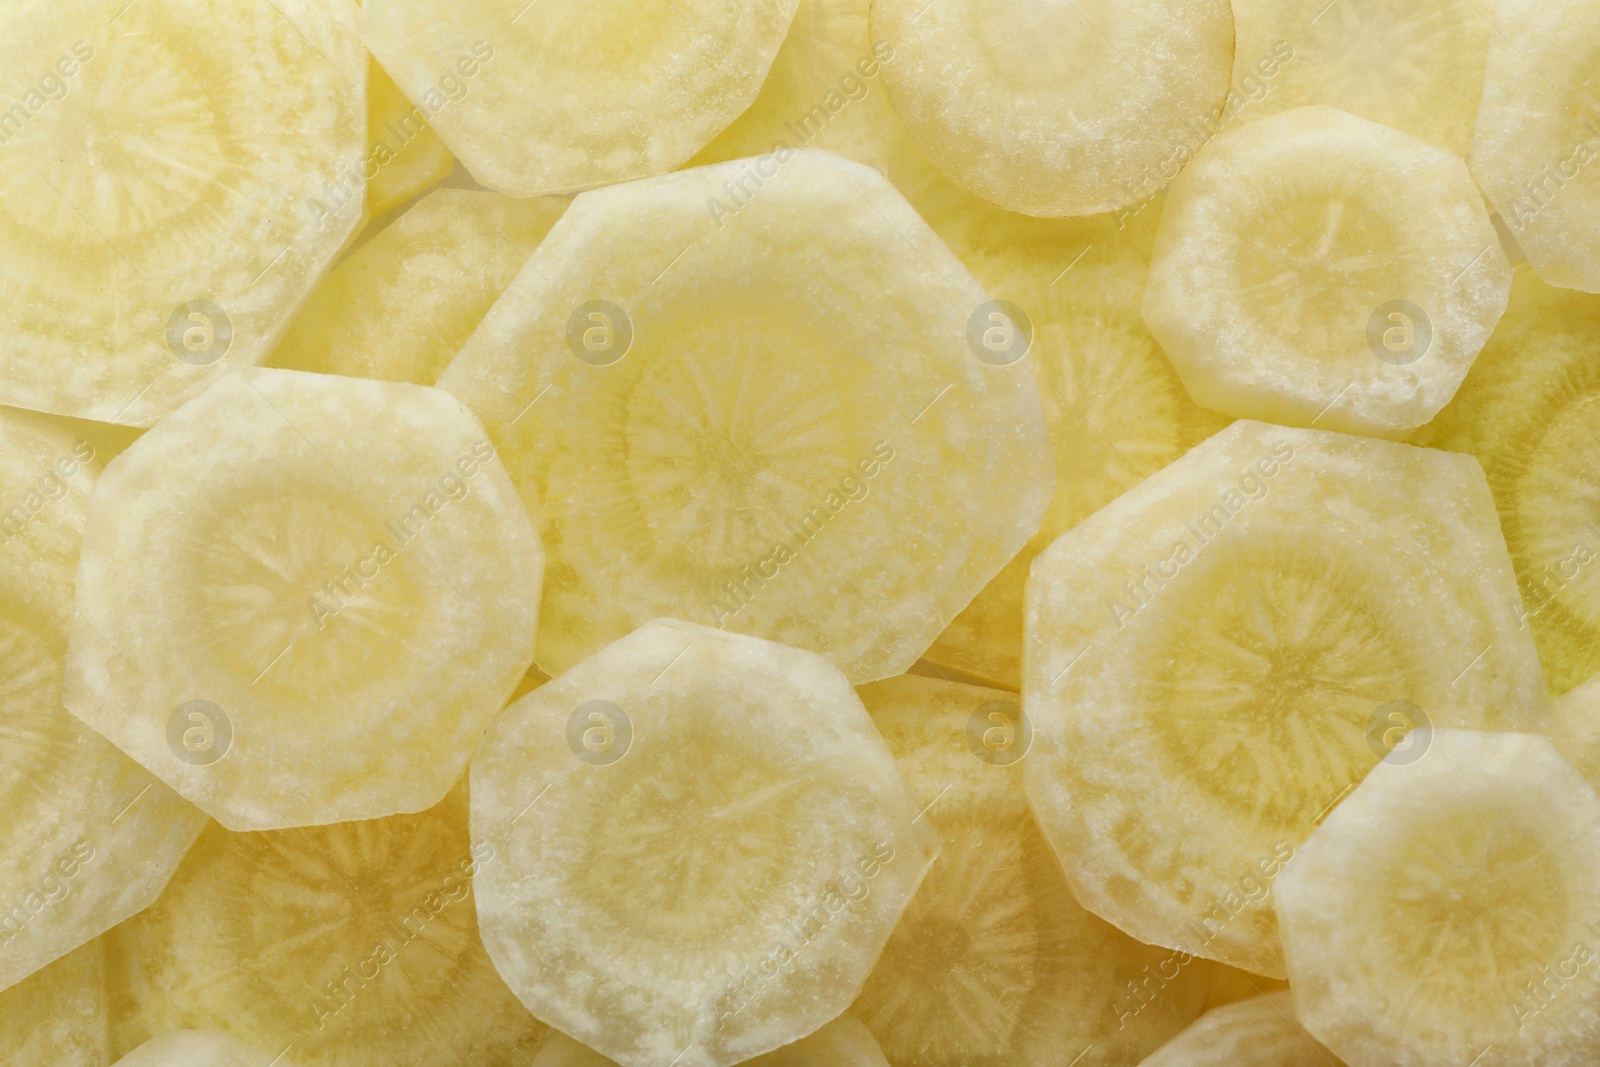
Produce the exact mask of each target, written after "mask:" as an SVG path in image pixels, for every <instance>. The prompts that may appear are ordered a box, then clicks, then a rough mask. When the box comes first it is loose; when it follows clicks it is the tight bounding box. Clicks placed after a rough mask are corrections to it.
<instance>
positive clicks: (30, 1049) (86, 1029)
mask: <svg viewBox="0 0 1600 1067" xmlns="http://www.w3.org/2000/svg"><path fill="white" fill-rule="evenodd" d="M106 1008H107V1005H106V990H105V972H104V967H103V966H102V964H101V959H100V943H99V942H98V941H90V942H88V943H87V944H84V945H80V946H78V947H77V948H75V949H73V950H72V951H71V952H69V953H67V954H66V955H65V956H62V957H61V958H60V959H58V960H56V961H55V962H54V963H52V964H50V965H49V966H47V967H44V968H42V969H40V970H38V971H35V972H34V973H33V974H31V975H29V976H28V977H27V978H25V979H23V980H22V981H21V982H18V983H17V984H16V985H14V986H12V987H11V988H10V989H7V990H5V991H4V992H3V993H0V1063H6V1064H8V1065H11V1064H14V1065H16V1067H35V1065H37V1067H107V1065H108V1064H110V1063H111V1060H112V1054H111V1046H110V1045H109V1044H108V1043H107V1040H106V1025H107V1022H108V1018H107V1015H106Z"/></svg>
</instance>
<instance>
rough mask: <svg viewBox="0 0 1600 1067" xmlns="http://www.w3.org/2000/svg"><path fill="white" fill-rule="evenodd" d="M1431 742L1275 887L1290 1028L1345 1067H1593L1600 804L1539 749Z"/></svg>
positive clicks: (1458, 738) (1597, 1030)
mask: <svg viewBox="0 0 1600 1067" xmlns="http://www.w3.org/2000/svg"><path fill="white" fill-rule="evenodd" d="M1429 741H1430V744H1428V745H1427V747H1426V749H1425V751H1423V752H1422V754H1421V756H1420V758H1417V759H1409V758H1408V759H1404V760H1394V759H1393V758H1392V757H1391V758H1390V759H1386V760H1385V761H1384V762H1382V763H1380V764H1378V765H1377V766H1376V767H1374V768H1373V770H1372V773H1371V774H1370V775H1368V776H1367V778H1366V780H1365V781H1363V782H1362V783H1361V784H1360V786H1358V787H1357V788H1356V790H1355V792H1353V793H1352V794H1351V795H1350V798H1349V799H1348V800H1346V801H1345V802H1344V803H1343V804H1341V805H1340V806H1339V808H1338V809H1337V810H1336V811H1334V813H1333V814H1332V815H1330V816H1329V817H1328V821H1327V822H1325V823H1323V824H1322V826H1320V827H1318V829H1317V832H1316V833H1314V834H1312V835H1311V838H1310V840H1308V841H1306V842H1305V844H1304V846H1303V847H1302V848H1301V850H1300V855H1298V856H1296V857H1295V859H1294V862H1293V863H1291V864H1290V865H1289V867H1288V869H1287V870H1285V871H1284V872H1283V876H1282V877H1281V878H1280V880H1279V883H1278V890H1277V908H1278V920H1279V927H1280V929H1281V930H1282V932H1283V948H1284V956H1285V958H1286V959H1287V960H1288V964H1289V981H1290V986H1291V988H1292V989H1293V990H1294V1002H1295V1008H1296V1011H1297V1014H1298V1016H1299V1018H1300V1021H1301V1022H1302V1024H1303V1025H1304V1026H1305V1028H1306V1029H1307V1030H1308V1031H1310V1033H1311V1034H1312V1036H1314V1037H1316V1038H1317V1039H1318V1040H1320V1041H1321V1042H1322V1043H1323V1044H1325V1045H1327V1046H1328V1048H1329V1049H1330V1050H1332V1051H1333V1052H1334V1053H1335V1054H1336V1055H1338V1056H1340V1057H1342V1058H1343V1059H1344V1060H1346V1061H1347V1062H1349V1063H1351V1064H1378V1063H1415V1064H1421V1063H1472V1062H1473V1061H1474V1060H1476V1061H1477V1062H1478V1063H1479V1064H1483V1065H1487V1067H1533V1065H1535V1064H1539V1065H1547V1067H1581V1065H1583V1064H1589V1063H1593V1062H1595V1057H1596V1056H1597V1055H1600V986H1597V985H1596V983H1595V982H1594V979H1593V968H1594V967H1595V966H1596V964H1597V962H1600V960H1597V957H1596V954H1595V951H1594V949H1593V947H1592V946H1593V944H1594V939H1595V926H1596V923H1595V919H1594V916H1595V915H1596V914H1600V796H1597V795H1596V794H1595V791H1594V788H1593V787H1592V786H1590V785H1589V783H1587V782H1586V781H1584V780H1583V778H1582V777H1581V776H1580V775H1579V774H1578V772H1577V770H1575V769H1574V768H1573V767H1572V765H1571V764H1570V763H1568V762H1567V761H1566V760H1565V759H1563V758H1562V757H1561V755H1560V753H1559V752H1557V751H1556V748H1555V746H1554V745H1552V744H1551V743H1550V741H1549V739H1547V738H1545V737H1542V736H1538V735H1534V734H1524V733H1486V732H1479V731H1475V730H1438V731H1436V732H1434V734H1433V735H1432V737H1431V738H1430V739H1429Z"/></svg>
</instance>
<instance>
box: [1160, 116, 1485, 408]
mask: <svg viewBox="0 0 1600 1067" xmlns="http://www.w3.org/2000/svg"><path fill="white" fill-rule="evenodd" d="M1510 288H1511V267H1510V264H1509V263H1508V262H1507V260H1506V256H1505V253H1504V251H1502V249H1501V246H1500V239H1499V237H1498V235H1497V234H1496V233H1495V230H1494V226H1493V224H1492V223H1491V222H1490V221H1489V215H1488V213H1487V211H1485V209H1484V205H1483V198H1482V197H1481V196H1480V195H1479V193H1478V190H1477V187H1476V186H1474V185H1473V183H1472V177H1471V175H1470V174H1468V173H1467V169H1466V166H1465V164H1463V163H1462V162H1461V160H1460V159H1458V158H1457V157H1455V156H1452V155H1450V154H1449V153H1447V152H1445V151H1443V150H1441V149H1438V148H1434V147H1433V146H1431V145H1428V144H1424V143H1423V142H1422V141H1419V140H1417V139H1416V138H1414V137H1411V136H1409V135H1407V134H1403V133H1399V132H1397V131H1395V130H1390V129H1387V128H1385V127H1382V126H1379V125H1377V124H1375V123H1372V122H1368V121H1367V120H1365V119H1360V118H1356V117H1355V116H1353V115H1349V114H1347V113H1345V112H1342V111H1338V110H1335V109H1334V108H1330V107H1307V108H1297V109H1296V110H1294V111H1286V112H1284V113H1282V114H1280V115H1274V116H1272V117H1271V118H1267V119H1262V120H1260V121H1258V122H1251V123H1248V124H1246V125H1244V126H1240V127H1238V128H1236V129H1232V130H1228V131H1226V132H1225V133H1223V134H1221V135H1220V136H1218V137H1216V138H1214V139H1213V140H1212V141H1211V142H1210V143H1209V144H1207V145H1206V147H1205V149H1204V150H1203V151H1201V152H1200V154H1199V155H1198V156H1197V157H1196V159H1195V162H1194V164H1193V165H1192V166H1190V167H1188V168H1186V169H1185V170H1184V172H1183V174H1182V176H1181V177H1179V178H1178V180H1177V181H1175V182H1174V183H1173V184H1172V187H1171V189H1170V191H1169V193H1168V196H1167V206H1166V211H1165V213H1164V214H1163V215H1162V218H1161V232H1160V235H1159V237H1158V238H1157V241H1156V249H1155V256H1154V258H1153V259H1152V261H1151V264H1150V282H1149V285H1148V287H1147V288H1146V290H1145V298H1144V317H1145V321H1146V322H1147V323H1149V324H1150V331H1151V333H1153V334H1155V336H1156V339H1157V340H1159V341H1160V342H1161V345H1162V347H1163V348H1164V349H1165V350H1166V352H1167V355H1169V356H1170V357H1172V362H1173V363H1174V364H1175V365H1176V366H1177V368H1178V373H1179V374H1180V375H1182V376H1183V381H1184V384H1185V385H1187V386H1188V387H1189V391H1190V392H1191V393H1192V394H1194V397H1195V399H1196V400H1198V401H1199V402H1200V403H1201V404H1204V405H1205V406H1207V407H1210V408H1214V409H1216V410H1217V411H1221V412H1225V413H1227V414H1230V415H1236V416H1239V417H1243V418H1253V419H1264V420H1268V421H1272V422H1279V423H1284V424H1288V425H1296V426H1309V425H1315V426H1317V427H1318V428H1321V429H1330V430H1341V431H1344V432H1348V433H1363V434H1374V435H1377V436H1389V437H1398V436H1401V435H1403V434H1405V433H1407V432H1409V431H1410V430H1412V429H1414V428H1416V427H1417V426H1420V425H1421V424H1423V423H1424V422H1427V421H1428V419H1430V418H1432V417H1433V415H1434V414H1435V413H1436V412H1437V411H1438V410H1439V409H1440V408H1442V407H1443V406H1444V405H1445V403H1446V402H1447V401H1448V400H1449V399H1450V397H1451V395H1452V394H1454V393H1455V390H1456V387H1457V386H1458V385H1460V384H1461V379H1462V378H1464V377H1465V376H1466V373H1467V368H1468V367H1470V366H1471V364H1472V360H1473V357H1474V356H1476V355H1477V354H1478V350H1479V349H1480V348H1482V347H1483V345H1484V342H1485V341H1487V340H1488V338H1489V333H1490V331H1492V330H1493V329H1494V325H1495V323H1496V322H1497V321H1498V320H1499V318H1500V315H1501V313H1502V312H1503V311H1504V310H1505V307H1506V299H1507V297H1508V294H1509V292H1510Z"/></svg>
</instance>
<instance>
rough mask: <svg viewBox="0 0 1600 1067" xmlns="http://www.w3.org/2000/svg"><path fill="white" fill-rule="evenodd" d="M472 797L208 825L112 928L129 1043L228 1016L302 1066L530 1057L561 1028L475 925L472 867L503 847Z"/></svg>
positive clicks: (492, 1064)
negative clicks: (511, 977) (543, 1018)
mask: <svg viewBox="0 0 1600 1067" xmlns="http://www.w3.org/2000/svg"><path fill="white" fill-rule="evenodd" d="M467 807H468V804H467V792H466V787H465V785H462V786H460V787H458V788H456V789H454V790H453V791H452V792H451V793H450V795H449V796H448V797H446V798H445V800H444V801H442V802H441V803H440V804H438V805H437V806H435V807H433V808H431V809H429V810H428V811H426V812H423V813H421V814H418V815H396V816H392V817H390V818H387V819H376V820H369V821H365V822H350V823H340V824H338V825H335V826H323V827H314V828H310V829H297V830H283V831H268V832H263V833H244V834H237V833H231V832H229V831H227V830H224V829H223V828H222V827H220V826H216V825H213V826H211V827H210V828H209V829H207V831H206V833H205V835H204V836H203V837H201V839H200V841H199V843H198V844H197V845H195V848H194V851H193V852H192V853H190V855H189V858H188V859H187V860H185V861H184V865H183V867H182V868H181V869H180V870H179V871H178V874H177V876H176V877H174V879H173V881H172V885H171V887H170V888H169V889H168V891H167V892H166V894H164V895H163V896H162V898H161V899H160V900H159V901H157V902H156V904H155V905H154V906H153V907H151V908H150V909H148V910H147V911H145V912H143V913H141V914H140V915H138V916H137V917H135V918H134V919H133V920H131V921H129V922H126V923H124V924H122V925H121V926H119V927H118V928H117V929H116V930H115V931H113V932H112V933H111V934H110V935H109V936H108V937H107V938H106V939H105V943H106V966H107V971H108V975H109V978H110V983H109V988H110V989H111V991H112V998H113V999H112V1019H113V1030H112V1037H113V1038H114V1039H115V1041H116V1043H117V1046H118V1047H119V1048H132V1047H134V1046H135V1045H137V1044H139V1043H140V1042H142V1041H146V1040H149V1039H150V1038H151V1037H152V1036H154V1035H156V1034H160V1033H162V1032H163V1031H166V1030H173V1029H184V1028H192V1029H219V1030H226V1031H227V1032H228V1033H230V1034H232V1035H234V1036H235V1037H237V1038H240V1039H241V1040H243V1041H245V1042H246V1043H248V1044H249V1045H251V1046H252V1047H254V1048H261V1049H267V1050H269V1055H268V1057H267V1058H268V1059H270V1058H271V1055H272V1054H277V1053H280V1052H283V1053H284V1054H285V1056H286V1057H287V1058H289V1059H292V1060H293V1061H295V1062H296V1063H298V1064H300V1067H350V1065H352V1064H363V1065H364V1064H384V1065H385V1067H457V1065H460V1064H466V1063H470V1064H473V1065H474V1067H524V1065H525V1064H527V1062H528V1060H529V1059H530V1058H531V1057H532V1056H533V1053H534V1052H535V1050H537V1048H538V1047H539V1043H540V1042H541V1041H542V1040H543V1039H544V1037H545V1035H546V1034H547V1033H548V1031H547V1030H546V1029H545V1028H544V1027H543V1026H541V1025H540V1024H539V1022H538V1021H537V1020H535V1019H534V1018H533V1017H532V1016H530V1015H529V1014H528V1013H527V1011H526V1010H525V1009H524V1008H523V1007H522V1005H520V1004H519V1003H517V1001H516V998H515V997H513V996H512V995H511V992H510V990H508V989H507V988H506V987H505V983H504V982H502V981H501V980H500V977H499V976H498V975H497V974H496V973H495V970H494V966H493V964H491V963H490V962H489V957H488V956H487V955H486V954H485V952H484V950H483V944H482V942H481V941H480V940H479V937H478V922H477V916H476V914H475V913H474V911H473V906H472V895H473V893H474V892H475V887H474V884H473V883H474V881H475V880H476V879H478V878H481V877H482V875H483V872H484V871H486V870H488V869H489V868H491V867H492V866H494V865H495V864H498V863H502V862H503V858H502V857H501V856H500V855H499V854H498V853H496V852H494V851H493V850H490V849H486V848H481V847H480V848H476V849H474V848H472V847H471V846H470V842H469V839H468V827H467ZM285 1050H287V1051H285Z"/></svg>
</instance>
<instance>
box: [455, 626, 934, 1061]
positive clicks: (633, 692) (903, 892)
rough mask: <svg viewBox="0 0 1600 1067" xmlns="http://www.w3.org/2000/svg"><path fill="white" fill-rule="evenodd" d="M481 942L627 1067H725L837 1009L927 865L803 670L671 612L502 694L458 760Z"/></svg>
mask: <svg viewBox="0 0 1600 1067" xmlns="http://www.w3.org/2000/svg"><path fill="white" fill-rule="evenodd" d="M472 838H473V845H474V847H476V848H491V847H492V848H493V849H494V852H495V854H496V856H498V857H503V859H499V860H497V861H496V862H495V863H494V864H493V865H485V866H484V868H483V869H482V871H481V872H480V874H479V876H478V883H477V894H478V895H477V900H478V915H479V921H480V923H481V924H482V928H483V938H484V943H485V944H486V945H487V946H488V949H489V954H490V955H491V956H492V957H493V958H494V961H495V964H496V966H497V967H498V968H499V970H500V973H501V975H502V976H503V977H504V978H505V979H506V982H507V983H508V984H509V985H510V986H511V988H512V990H514V991H515V992H516V994H517V996H518V997H520V998H521V1000H522V1002H523V1003H524V1004H526V1005H527V1006H528V1008H529V1010H531V1011H532V1012H533V1013H534V1014H535V1015H537V1016H538V1017H539V1018H540V1019H542V1020H544V1021H545V1022H547V1023H549V1024H550V1025H552V1026H554V1027H555V1028H556V1029H558V1030H561V1031H562V1032H564V1033H567V1034H569V1035H572V1036H573V1037H576V1038H578V1039H580V1040H581V1041H583V1042H584V1043H585V1044H587V1045H589V1046H590V1047H592V1048H594V1049H596V1050H598V1051H599V1052H602V1053H604V1054H605V1055H607V1056H610V1057H611V1058H613V1059H615V1060H617V1061H618V1062H620V1063H622V1064H625V1065H627V1067H649V1065H655V1064H664V1063H667V1062H671V1061H673V1060H674V1059H676V1062H677V1063H679V1064H680V1065H687V1067H726V1065H728V1064H733V1063H738V1062H741V1061H743V1060H747V1059H749V1058H751V1057H752V1056H756V1055H760V1054H761V1053H764V1052H768V1051H771V1050H772V1049H775V1048H778V1047H781V1046H783V1045H786V1044H790V1043H791V1042H794V1041H796V1040H797V1039H799V1038H801V1037H803V1036H805V1035H807V1034H809V1033H811V1032H812V1031H813V1030H815V1029H817V1028H818V1027H819V1026H821V1025H822V1024H823V1023H825V1022H827V1021H828V1020H829V1019H832V1018H833V1017H835V1016H837V1015H838V1014H840V1013H841V1012H842V1011H843V1010H844V1009H845V1008H846V1007H848V1006H849V1004H850V1001H851V1000H852V999H853V998H854V996H855V994H856V992H857V990H858V989H859V988H860V984H861V981H862V979H864V978H865V977H866V975H867V972H868V971H869V970H870V969H871V967H872V962H873V960H874V959H876V958H877V955H878V953H879V951H881V949H882V948H883V944H884V942H885V941H886V940H887V939H888V937H889V932H890V930H891V929H892V928H893V926H894V924H895V922H896V921H897V920H898V919H899V917H900V913H901V911H902V910H903V909H904V907H905V905H906V901H907V900H908V899H909V898H910V896H911V894H912V893H913V892H914V891H915V889H916V887H917V884H918V883H919V882H920V881H921V880H922V876H923V874H924V873H925V872H926V871H927V869H928V865H929V863H930V862H932V860H933V858H934V855H935V853H936V852H937V841H938V838H937V835H936V834H935V833H934V832H933V831H932V830H931V829H929V827H928V825H927V823H926V821H925V820H922V819H921V818H920V817H919V812H918V810H917V808H916V806H915V805H914V804H913V802H912V798H911V796H910V795H909V794H908V793H907V792H906V788H905V784H904V782H903V781H902V780H901V778H900V774H899V772H898V770H897V769H896V767H895V763H894V759H893V757H892V756H891V755H890V754H889V751H888V749H886V748H885V747H884V744H883V741H882V739H881V738H880V737H879V736H878V734H877V732H876V731H875V730H874V729H873V726H872V720H871V719H870V718H868V716H867V713H866V711H865V709H864V708H862V706H861V701H860V700H859V699H858V698H857V697H856V695H855V693H854V692H853V691H852V690H851V689H850V686H849V683H848V682H846V680H845V678H844V676H843V675H841V674H840V673H839V671H838V670H837V669H836V668H834V667H832V666H830V665H829V664H828V663H827V661H825V660H823V659H822V658H821V657H819V656H816V655H814V654H812V653H809V652H804V651H801V650H799V649H793V648H787V647H785V646H783V645H778V644H774V643H772V642H768V641H762V640H760V639H758V638H753V637H746V636H743V635H740V634H728V633H723V632H721V631H719V630H713V629H710V628H709V627H704V626H697V625H694V624H692V623H684V622H678V621H676V620H671V619H663V620H658V621H656V622H652V623H650V624H648V625H646V626H644V627H642V628H640V629H639V630H638V631H636V632H635V633H633V634H630V635H629V636H627V637H625V638H623V639H622V640H621V641H618V642H616V643H615V644H613V645H611V646H609V647H607V648H605V649H604V650H602V651H601V652H599V653H598V654H596V655H595V656H593V657H591V658H590V659H588V660H585V661H584V662H583V663H581V664H579V665H578V666H577V667H574V668H573V669H572V670H570V671H568V672H567V673H565V674H563V675H561V676H560V677H558V678H556V679H554V680H553V681H550V682H548V683H546V684H545V685H543V686H541V687H540V688H539V689H537V690H535V691H534V692H532V693H530V694H528V695H527V696H525V697H523V698H522V699H521V700H520V701H518V702H517V703H515V704H513V705H511V706H510V707H509V708H507V709H506V710H505V712H503V713H502V714H501V716H500V717H499V718H498V719H496V720H495V723H494V725H493V726H492V727H491V728H490V730H489V733H488V734H487V735H486V736H485V738H484V744H483V747H482V748H481V749H480V750H479V752H478V755H477V756H475V757H474V759H473V763H472Z"/></svg>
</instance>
